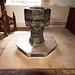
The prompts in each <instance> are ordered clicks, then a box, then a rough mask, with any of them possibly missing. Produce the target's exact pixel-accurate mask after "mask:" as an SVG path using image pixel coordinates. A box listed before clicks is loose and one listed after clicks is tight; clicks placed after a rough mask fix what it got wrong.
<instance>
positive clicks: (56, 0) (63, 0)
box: [50, 0, 75, 6]
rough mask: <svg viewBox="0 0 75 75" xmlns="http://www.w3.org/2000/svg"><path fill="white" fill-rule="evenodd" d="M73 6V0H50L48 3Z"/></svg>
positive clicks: (74, 0)
mask: <svg viewBox="0 0 75 75" xmlns="http://www.w3.org/2000/svg"><path fill="white" fill-rule="evenodd" d="M54 4H57V5H59V6H75V0H50V5H54Z"/></svg>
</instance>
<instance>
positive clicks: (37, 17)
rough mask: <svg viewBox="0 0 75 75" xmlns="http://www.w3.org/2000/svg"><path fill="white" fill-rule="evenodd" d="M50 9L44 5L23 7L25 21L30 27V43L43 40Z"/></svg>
mask: <svg viewBox="0 0 75 75" xmlns="http://www.w3.org/2000/svg"><path fill="white" fill-rule="evenodd" d="M50 13H51V10H50V9H49V8H44V7H26V8H25V9H24V16H25V23H26V25H29V27H30V29H31V36H30V38H29V42H30V44H32V45H34V44H41V43H43V42H44V37H43V31H44V28H45V26H46V25H48V24H49V21H50Z"/></svg>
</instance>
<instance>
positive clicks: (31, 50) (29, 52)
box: [16, 34, 57, 57]
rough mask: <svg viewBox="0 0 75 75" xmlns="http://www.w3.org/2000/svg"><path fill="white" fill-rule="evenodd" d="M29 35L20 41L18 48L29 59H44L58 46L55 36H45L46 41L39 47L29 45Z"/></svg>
mask: <svg viewBox="0 0 75 75" xmlns="http://www.w3.org/2000/svg"><path fill="white" fill-rule="evenodd" d="M29 35H30V34H27V36H23V37H21V38H19V39H18V41H17V44H16V45H17V47H18V49H19V50H20V51H21V52H22V53H24V54H25V55H26V56H28V57H44V56H47V55H48V54H50V53H51V52H52V51H53V50H54V49H55V48H56V46H57V43H56V41H55V39H54V38H53V36H50V35H45V36H44V38H45V41H44V42H43V43H42V44H39V45H36V44H35V45H34V46H33V45H31V44H30V43H29Z"/></svg>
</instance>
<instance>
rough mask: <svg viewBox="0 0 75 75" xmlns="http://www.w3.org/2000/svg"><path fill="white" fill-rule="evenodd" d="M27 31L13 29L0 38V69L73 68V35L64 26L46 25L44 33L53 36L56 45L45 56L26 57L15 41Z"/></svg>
mask: <svg viewBox="0 0 75 75" xmlns="http://www.w3.org/2000/svg"><path fill="white" fill-rule="evenodd" d="M28 33H29V31H15V32H13V33H11V34H10V35H9V36H8V37H5V38H3V39H2V40H0V51H2V49H3V52H1V53H0V69H31V68H36V69H39V68H40V69H42V68H43V69H55V68H56V69H63V68H65V69H68V68H69V69H75V36H74V35H73V34H72V33H70V32H69V31H68V30H67V29H65V28H64V27H47V28H45V31H44V35H46V34H47V35H51V36H53V37H54V38H55V40H56V42H57V44H58V46H57V48H56V49H55V50H54V51H53V52H52V53H51V54H49V55H48V56H46V57H27V56H25V55H24V54H23V53H21V52H20V51H19V50H18V49H17V47H16V45H15V44H16V42H17V39H18V38H19V37H22V36H23V35H26V34H28Z"/></svg>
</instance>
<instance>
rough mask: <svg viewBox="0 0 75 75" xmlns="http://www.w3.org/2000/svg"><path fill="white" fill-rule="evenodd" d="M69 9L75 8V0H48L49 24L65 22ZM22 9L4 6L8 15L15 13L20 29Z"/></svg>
mask: <svg viewBox="0 0 75 75" xmlns="http://www.w3.org/2000/svg"><path fill="white" fill-rule="evenodd" d="M70 7H75V0H50V4H49V8H50V9H51V22H66V21H67V17H68V13H69V8H70ZM24 8H25V6H16V5H15V6H13V5H6V9H7V13H8V15H10V16H12V12H15V15H16V22H17V25H18V26H20V27H23V26H25V21H24Z"/></svg>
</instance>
